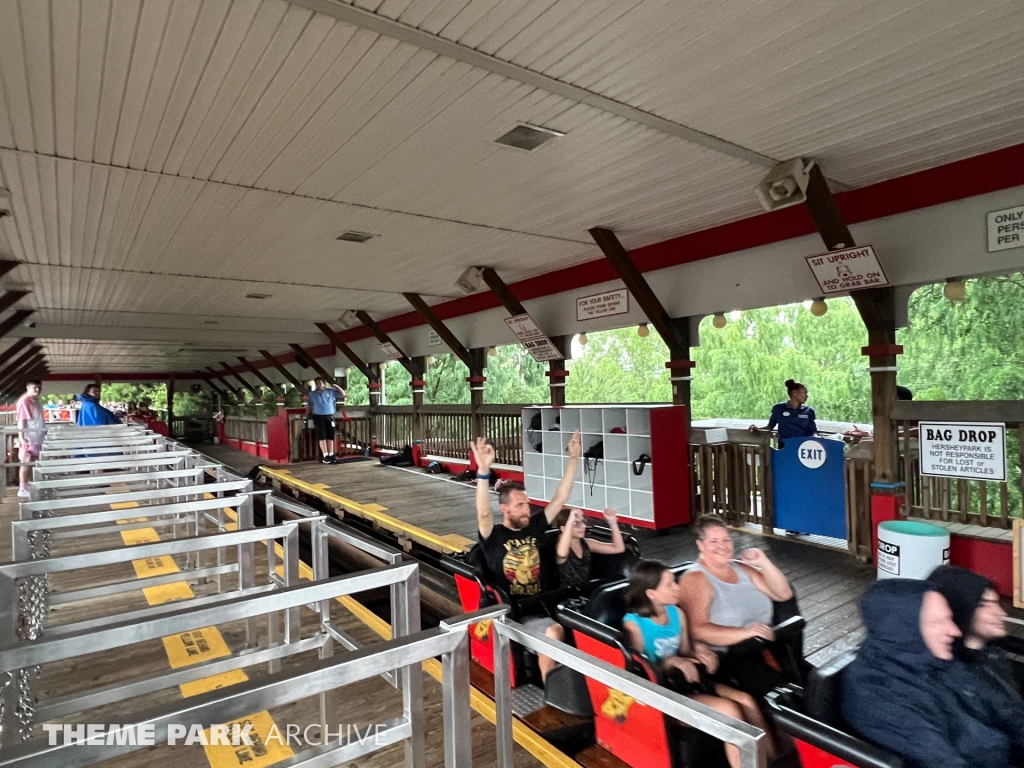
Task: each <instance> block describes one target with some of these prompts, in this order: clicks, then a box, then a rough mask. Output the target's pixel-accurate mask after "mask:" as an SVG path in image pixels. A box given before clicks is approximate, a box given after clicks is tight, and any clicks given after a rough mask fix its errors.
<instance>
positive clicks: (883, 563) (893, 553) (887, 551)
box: [876, 540, 900, 576]
mask: <svg viewBox="0 0 1024 768" xmlns="http://www.w3.org/2000/svg"><path fill="white" fill-rule="evenodd" d="M876 562H877V563H878V570H880V571H885V572H886V573H891V574H892V575H893V576H899V575H900V545H899V544H890V543H889V542H888V541H881V540H879V542H878V557H877V558H876Z"/></svg>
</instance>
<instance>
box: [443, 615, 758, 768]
mask: <svg viewBox="0 0 1024 768" xmlns="http://www.w3.org/2000/svg"><path fill="white" fill-rule="evenodd" d="M442 626H445V623H444V622H442ZM491 627H492V632H494V633H495V634H494V705H495V713H496V714H495V720H496V728H497V729H498V730H497V742H498V744H497V749H498V761H497V765H498V768H512V765H513V761H512V744H513V741H512V685H511V681H512V666H511V654H510V652H509V651H510V647H509V643H510V642H516V643H519V644H520V645H521V646H523V647H524V648H526V649H528V650H530V651H533V652H534V653H539V654H542V655H544V656H547V657H548V658H551V659H554V660H555V661H556V662H558V663H560V664H562V665H564V666H566V667H570V668H571V669H574V670H576V671H577V672H579V673H581V674H583V675H585V676H587V677H589V678H592V679H594V680H596V681H598V682H600V683H604V684H605V685H607V686H609V687H611V688H614V689H615V690H617V691H620V692H622V693H624V694H625V695H626V696H629V697H631V698H633V699H635V700H636V701H638V702H640V703H641V704H646V705H647V706H649V707H653V708H654V709H657V710H658V711H660V712H663V713H664V714H665V715H667V716H668V717H672V718H675V719H676V720H678V721H679V722H681V723H683V724H684V725H689V726H691V727H693V728H696V729H698V730H700V731H703V732H704V733H707V734H709V735H710V736H713V737H714V738H716V739H719V740H721V741H723V742H726V743H729V744H734V745H735V746H736V747H737V749H739V751H740V761H741V762H740V765H741V766H742V768H764V767H765V766H767V764H768V762H767V760H768V758H767V735H766V734H765V732H764V731H762V730H761V729H760V728H756V727H754V726H753V725H750V724H749V723H746V722H744V721H742V720H735V719H733V718H731V717H728V716H726V715H723V714H720V713H718V712H716V711H715V710H713V709H711V708H710V707H708V706H705V705H704V704H701V703H700V702H697V701H694V700H693V699H689V698H687V697H685V696H683V695H681V694H678V693H675V692H673V691H670V690H669V689H667V688H664V687H662V686H659V685H656V684H655V683H652V682H650V681H648V680H644V679H643V678H641V677H638V676H637V675H633V674H630V673H628V672H625V671H624V670H622V669H619V668H618V667H614V666H612V665H611V664H608V663H607V662H604V661H601V660H600V659H597V658H595V657H593V656H590V655H588V654H585V653H582V652H581V651H579V650H577V649H576V648H573V647H572V646H569V645H566V644H565V643H560V642H557V641H555V640H551V639H550V638H548V637H546V636H545V635H543V634H540V633H538V632H534V631H533V630H530V629H527V628H526V627H524V626H523V625H522V624H519V623H517V622H515V621H512V620H511V619H509V618H508V617H507V616H502V617H501V618H499V619H498V620H497V621H494V622H493V623H492V624H491Z"/></svg>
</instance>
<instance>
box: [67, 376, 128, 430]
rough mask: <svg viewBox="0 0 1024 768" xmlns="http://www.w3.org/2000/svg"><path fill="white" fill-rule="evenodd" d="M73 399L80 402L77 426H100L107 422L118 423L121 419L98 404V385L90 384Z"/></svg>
mask: <svg viewBox="0 0 1024 768" xmlns="http://www.w3.org/2000/svg"><path fill="white" fill-rule="evenodd" d="M75 399H76V400H78V401H79V402H81V404H82V407H81V408H79V409H78V426H80V427H102V426H104V425H107V424H120V423H121V420H120V419H119V418H117V416H115V415H114V414H113V413H111V412H110V411H108V410H107V409H106V408H104V407H103V406H102V405H100V385H99V384H90V385H88V386H87V387H86V388H85V391H84V392H82V394H80V395H75Z"/></svg>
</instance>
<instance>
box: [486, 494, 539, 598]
mask: <svg viewBox="0 0 1024 768" xmlns="http://www.w3.org/2000/svg"><path fill="white" fill-rule="evenodd" d="M547 528H548V521H547V518H546V517H545V516H544V513H543V512H538V513H537V514H535V515H533V517H531V518H530V522H529V524H528V525H527V526H526V527H525V528H524V529H523V530H521V531H513V530H512V529H511V528H506V527H505V526H504V525H501V524H498V525H495V526H494V529H493V530H492V531H491V535H490V536H488V537H487V538H486V539H480V546H481V547H482V548H483V550H484V557H485V558H486V560H487V568H488V570H490V572H491V576H492V578H494V579H495V580H496V581H497V582H498V584H499V585H500V586H504V587H505V588H506V590H508V593H509V595H511V596H512V600H513V602H515V601H516V599H517V598H522V597H529V596H530V595H536V594H537V593H539V592H540V537H541V535H542V534H543V533H544V531H546V530H547Z"/></svg>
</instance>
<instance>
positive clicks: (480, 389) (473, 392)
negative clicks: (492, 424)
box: [466, 347, 487, 437]
mask: <svg viewBox="0 0 1024 768" xmlns="http://www.w3.org/2000/svg"><path fill="white" fill-rule="evenodd" d="M469 354H470V355H471V356H472V358H473V366H472V367H471V368H470V369H469V378H467V379H466V381H468V382H469V414H470V423H471V424H472V427H473V437H481V436H483V434H484V423H483V421H484V420H483V417H482V416H481V415H480V406H481V405H483V404H484V382H486V381H487V377H486V376H484V368H485V367H486V366H487V347H478V348H476V349H471V350H469Z"/></svg>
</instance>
